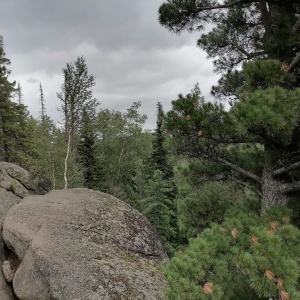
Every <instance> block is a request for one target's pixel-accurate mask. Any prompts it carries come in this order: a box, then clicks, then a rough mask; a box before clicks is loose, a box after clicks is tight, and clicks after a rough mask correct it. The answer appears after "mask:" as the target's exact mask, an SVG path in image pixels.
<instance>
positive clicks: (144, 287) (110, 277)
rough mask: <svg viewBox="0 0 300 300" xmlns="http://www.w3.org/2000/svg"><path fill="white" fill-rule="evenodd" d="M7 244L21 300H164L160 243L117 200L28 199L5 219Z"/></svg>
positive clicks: (77, 196)
mask: <svg viewBox="0 0 300 300" xmlns="http://www.w3.org/2000/svg"><path fill="white" fill-rule="evenodd" d="M3 237H4V240H5V242H6V244H7V246H8V247H9V248H10V249H11V250H12V252H14V253H15V254H16V255H17V257H18V259H19V260H20V265H19V267H18V269H17V271H16V273H15V274H14V276H13V287H14V291H15V294H16V295H17V297H18V298H19V299H21V300H47V299H49V300H50V299H57V300H60V299H64V300H76V299H77V300H99V299H103V300H110V299H116V300H117V299H120V300H122V299H124V300H129V299H136V300H139V299H141V300H142V299H144V300H155V299H157V300H158V299H162V296H161V288H162V286H163V284H164V280H163V276H162V275H161V273H160V272H159V271H158V269H157V266H158V264H159V263H160V262H161V261H162V260H163V259H164V258H166V255H165V253H164V250H163V248H162V246H161V243H160V241H159V239H158V237H157V235H156V233H155V232H154V231H153V230H152V227H151V226H150V224H149V222H148V220H147V219H146V218H144V217H143V216H142V215H141V214H140V213H139V212H138V211H136V210H134V209H133V208H131V207H130V206H129V205H127V204H126V203H124V202H122V201H120V200H118V199H117V198H115V197H112V196H110V195H107V194H104V193H101V192H96V191H91V190H87V189H69V190H60V191H52V192H50V193H49V194H46V195H43V196H28V197H26V198H25V199H24V200H23V201H22V202H21V203H19V204H18V205H15V206H14V207H12V208H11V209H10V210H9V212H8V213H7V214H6V217H5V220H4V229H3ZM11 261H13V260H11ZM15 265H16V263H15ZM11 269H13V267H11Z"/></svg>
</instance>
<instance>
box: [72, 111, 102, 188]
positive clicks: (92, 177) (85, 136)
mask: <svg viewBox="0 0 300 300" xmlns="http://www.w3.org/2000/svg"><path fill="white" fill-rule="evenodd" d="M81 122H82V125H81V128H80V130H79V139H80V140H79V143H78V146H77V151H78V154H79V161H80V163H81V165H82V168H83V177H84V186H85V187H87V188H90V189H96V188H98V186H99V184H98V183H99V181H101V178H100V176H98V175H99V174H98V170H99V169H100V168H99V169H98V162H97V153H96V147H95V141H96V135H95V124H94V122H93V120H92V119H91V117H90V116H89V114H88V113H87V111H86V110H85V109H83V113H82V120H81Z"/></svg>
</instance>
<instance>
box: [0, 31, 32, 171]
mask: <svg viewBox="0 0 300 300" xmlns="http://www.w3.org/2000/svg"><path fill="white" fill-rule="evenodd" d="M9 65H10V60H9V59H8V58H6V57H5V52H4V44H3V38H2V36H0V157H1V160H4V161H9V162H14V163H18V164H20V165H22V166H24V167H28V165H29V164H30V160H31V157H32V156H33V155H34V149H33V148H32V143H31V139H32V135H31V131H30V130H29V129H28V113H27V110H26V107H25V106H24V105H23V104H18V103H15V102H14V101H13V98H14V96H15V93H16V92H18V90H17V88H16V87H15V85H16V83H15V82H10V81H9V79H8V76H9V74H10V70H9V69H8V66H9Z"/></svg>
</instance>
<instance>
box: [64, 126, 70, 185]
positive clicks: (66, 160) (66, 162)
mask: <svg viewBox="0 0 300 300" xmlns="http://www.w3.org/2000/svg"><path fill="white" fill-rule="evenodd" d="M70 145H71V130H70V129H69V134H68V147H67V153H66V158H65V170H64V180H65V189H66V188H68V176H67V172H68V158H69V154H70Z"/></svg>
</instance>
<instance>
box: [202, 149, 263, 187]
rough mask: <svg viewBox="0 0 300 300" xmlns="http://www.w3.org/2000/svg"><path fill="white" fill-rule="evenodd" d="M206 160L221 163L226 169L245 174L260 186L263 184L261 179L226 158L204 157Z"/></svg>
mask: <svg viewBox="0 0 300 300" xmlns="http://www.w3.org/2000/svg"><path fill="white" fill-rule="evenodd" d="M204 157H205V158H208V159H211V160H213V161H214V162H218V163H220V164H221V165H223V166H225V167H228V168H230V169H232V170H234V171H237V172H239V173H240V174H243V175H245V176H246V177H248V178H251V179H253V180H254V181H256V182H258V183H259V184H261V178H260V177H259V176H257V175H255V174H253V173H251V172H249V171H247V170H245V169H243V168H241V167H239V166H237V165H235V164H233V163H231V162H229V161H228V160H226V159H225V158H222V157H211V156H208V155H204Z"/></svg>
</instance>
